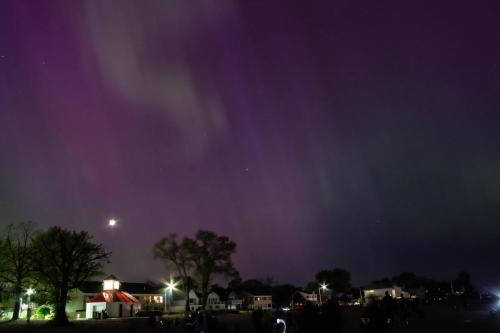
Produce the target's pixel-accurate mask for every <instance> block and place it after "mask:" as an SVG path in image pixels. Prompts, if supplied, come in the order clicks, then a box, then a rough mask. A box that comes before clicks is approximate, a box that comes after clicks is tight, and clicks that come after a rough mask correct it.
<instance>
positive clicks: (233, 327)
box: [0, 305, 500, 333]
mask: <svg viewBox="0 0 500 333" xmlns="http://www.w3.org/2000/svg"><path fill="white" fill-rule="evenodd" d="M424 311H425V315H424V317H423V319H416V318H414V319H413V320H411V321H410V323H409V325H408V326H407V327H399V326H395V327H392V328H391V329H390V330H386V331H385V332H408V333H411V332H424V333H432V332H440V333H442V332H453V333H461V332H485V333H488V332H500V314H499V313H497V314H494V315H492V314H490V313H489V309H488V308H480V307H477V308H472V309H468V310H466V311H465V310H459V311H457V310H453V309H452V308H450V307H448V306H444V305H442V306H428V307H425V308H424ZM360 314H361V309H360V308H343V309H342V316H341V318H342V330H341V332H345V333H350V332H354V333H356V332H360V333H361V332H364V331H363V330H362V328H361V325H360ZM217 318H218V322H219V325H220V329H219V330H218V333H219V332H220V333H226V332H227V333H233V332H234V333H236V332H238V333H257V332H256V331H255V330H254V329H253V325H252V321H251V315H250V314H219V315H218V316H217ZM0 332H37V333H52V332H54V333H66V332H67V333H79V332H96V333H99V332H106V333H115V332H116V333H118V332H124V333H126V332H175V333H178V332H190V331H189V330H186V329H185V328H177V329H175V330H173V331H172V330H170V331H167V330H165V329H164V328H163V327H157V328H154V327H150V325H149V321H148V319H147V318H131V319H107V320H99V321H94V320H82V321H76V322H72V325H71V326H70V327H51V326H47V324H46V323H45V322H33V323H32V324H30V325H28V324H26V323H25V322H17V323H5V322H2V323H0ZM327 332H328V331H327ZM331 332H335V331H334V330H331ZM210 333H212V332H210ZM214 333H215V332H214ZM258 333H264V332H258ZM311 333H315V332H311Z"/></svg>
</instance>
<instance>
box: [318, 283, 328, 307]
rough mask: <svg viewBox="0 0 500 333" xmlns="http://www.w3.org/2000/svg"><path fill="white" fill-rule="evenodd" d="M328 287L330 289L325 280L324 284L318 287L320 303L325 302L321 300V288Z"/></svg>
mask: <svg viewBox="0 0 500 333" xmlns="http://www.w3.org/2000/svg"><path fill="white" fill-rule="evenodd" d="M326 289H328V285H327V284H326V283H324V282H323V284H322V285H320V287H319V288H318V294H319V304H320V305H321V304H323V301H322V300H321V290H323V291H325V290H326Z"/></svg>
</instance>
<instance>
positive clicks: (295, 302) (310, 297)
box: [292, 290, 319, 309]
mask: <svg viewBox="0 0 500 333" xmlns="http://www.w3.org/2000/svg"><path fill="white" fill-rule="evenodd" d="M318 303H319V298H318V294H316V293H306V292H304V291H300V290H297V291H296V292H294V293H293V295H292V308H294V309H300V308H302V307H304V306H305V305H306V304H312V305H317V304H318Z"/></svg>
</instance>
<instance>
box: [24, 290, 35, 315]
mask: <svg viewBox="0 0 500 333" xmlns="http://www.w3.org/2000/svg"><path fill="white" fill-rule="evenodd" d="M34 293H35V289H33V288H28V290H26V295H27V296H28V299H27V302H28V308H27V309H26V320H27V321H28V323H29V322H30V319H31V295H33V294H34Z"/></svg>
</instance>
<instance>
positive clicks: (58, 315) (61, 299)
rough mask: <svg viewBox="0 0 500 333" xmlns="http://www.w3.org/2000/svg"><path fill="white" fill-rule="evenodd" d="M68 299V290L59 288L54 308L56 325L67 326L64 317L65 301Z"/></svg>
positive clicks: (66, 320) (66, 317)
mask: <svg viewBox="0 0 500 333" xmlns="http://www.w3.org/2000/svg"><path fill="white" fill-rule="evenodd" d="M67 298H68V289H67V288H64V287H63V288H60V289H59V295H57V303H56V306H55V316H54V322H55V323H56V324H58V325H67V324H68V323H69V321H68V316H67V315H66V300H67Z"/></svg>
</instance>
